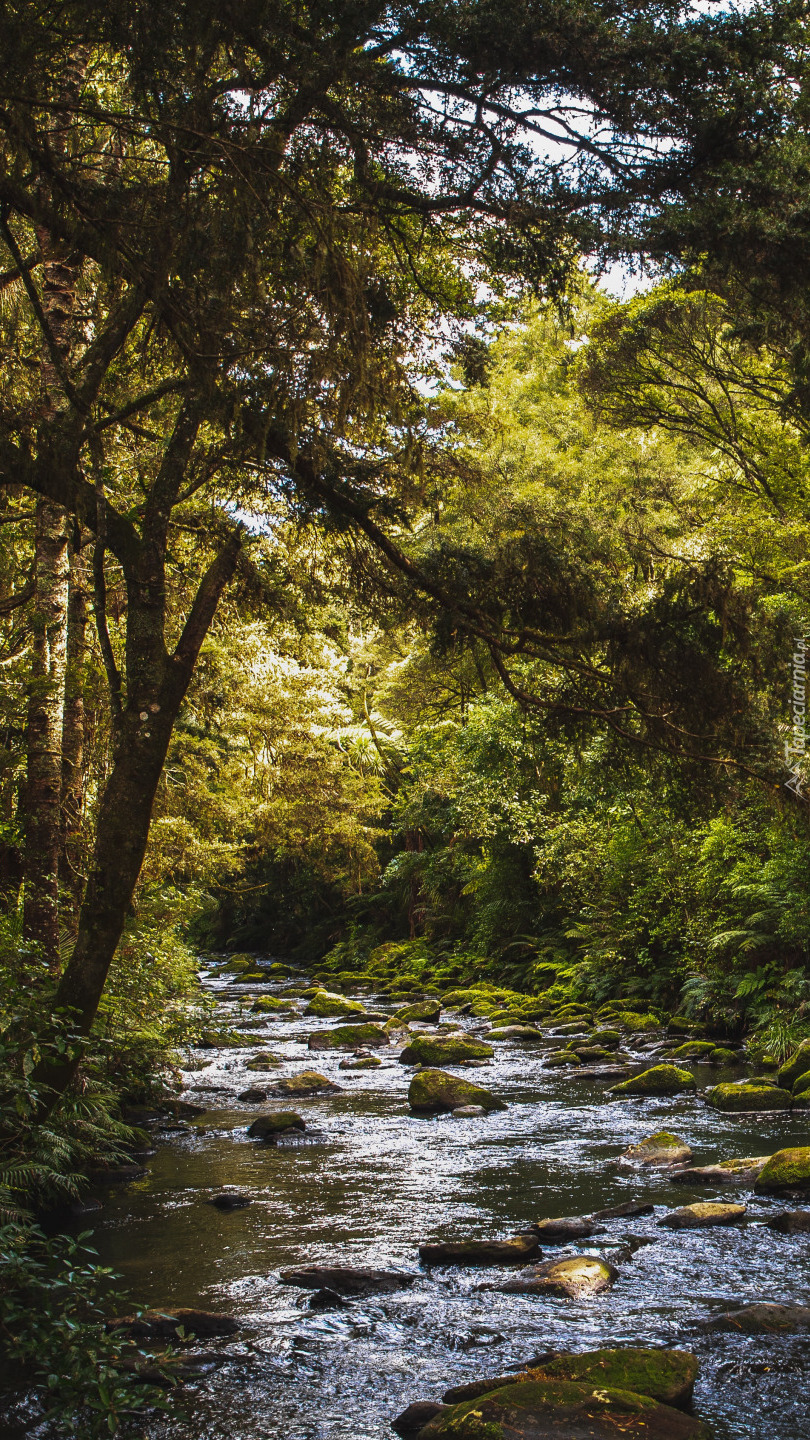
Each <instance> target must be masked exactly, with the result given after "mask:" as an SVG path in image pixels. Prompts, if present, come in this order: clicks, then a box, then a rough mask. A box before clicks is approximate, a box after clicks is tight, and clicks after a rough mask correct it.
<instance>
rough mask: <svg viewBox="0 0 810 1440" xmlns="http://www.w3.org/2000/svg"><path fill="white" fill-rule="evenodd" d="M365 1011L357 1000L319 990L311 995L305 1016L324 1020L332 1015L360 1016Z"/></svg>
mask: <svg viewBox="0 0 810 1440" xmlns="http://www.w3.org/2000/svg"><path fill="white" fill-rule="evenodd" d="M364 1009H365V1006H364V1005H361V1004H360V1001H359V1000H347V999H346V996H345V995H335V994H332V993H331V992H330V991H328V990H319V991H318V992H317V993H316V994H315V995H313V997H312V999H311V1000H310V1002H309V1004H308V1006H307V1008H306V1010H305V1011H304V1014H305V1015H314V1016H315V1017H316V1019H318V1020H325V1019H327V1018H328V1017H329V1016H332V1015H362V1014H363V1011H364Z"/></svg>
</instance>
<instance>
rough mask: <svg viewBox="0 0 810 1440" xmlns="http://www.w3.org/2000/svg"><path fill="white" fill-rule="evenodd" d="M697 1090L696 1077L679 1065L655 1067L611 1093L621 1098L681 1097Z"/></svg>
mask: <svg viewBox="0 0 810 1440" xmlns="http://www.w3.org/2000/svg"><path fill="white" fill-rule="evenodd" d="M695 1088H696V1086H695V1077H694V1075H692V1074H690V1072H689V1071H688V1070H681V1069H679V1068H678V1066H677V1065H653V1067H652V1069H651V1070H643V1071H642V1073H641V1074H640V1075H632V1076H631V1077H630V1079H629V1080H622V1081H620V1082H619V1084H618V1085H614V1086H613V1088H612V1090H611V1091H610V1092H609V1093H610V1094H611V1095H619V1096H622V1095H631V1096H632V1095H680V1094H682V1093H683V1092H684V1091H687V1090H694V1089H695Z"/></svg>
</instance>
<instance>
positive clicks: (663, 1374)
mask: <svg viewBox="0 0 810 1440" xmlns="http://www.w3.org/2000/svg"><path fill="white" fill-rule="evenodd" d="M697 1373H698V1359H697V1356H696V1355H692V1354H691V1353H690V1352H689V1351H688V1350H658V1349H648V1348H646V1347H642V1346H631V1345H628V1346H627V1347H626V1348H624V1349H621V1350H590V1351H586V1353H585V1354H584V1355H559V1356H557V1357H556V1359H554V1360H549V1361H547V1362H546V1363H545V1364H543V1365H540V1366H533V1367H532V1368H531V1369H530V1370H528V1371H526V1376H527V1378H529V1377H533V1378H535V1379H538V1380H546V1379H548V1380H573V1381H575V1382H577V1383H580V1384H591V1385H598V1386H599V1387H600V1388H603V1387H607V1388H608V1389H611V1390H613V1389H616V1390H632V1391H633V1393H634V1394H635V1395H647V1396H648V1397H649V1399H650V1400H658V1401H660V1403H661V1404H662V1405H674V1406H676V1407H677V1408H678V1409H679V1410H680V1409H685V1408H686V1407H687V1406H688V1405H689V1404H690V1402H691V1399H692V1392H693V1390H694V1388H695V1380H696V1379H697Z"/></svg>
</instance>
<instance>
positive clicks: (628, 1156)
mask: <svg viewBox="0 0 810 1440" xmlns="http://www.w3.org/2000/svg"><path fill="white" fill-rule="evenodd" d="M621 1158H622V1160H629V1161H630V1162H631V1164H633V1165H681V1164H685V1163H686V1161H688V1160H691V1159H692V1150H691V1148H690V1146H689V1145H687V1143H686V1141H685V1140H682V1139H681V1138H680V1136H679V1135H673V1134H672V1133H671V1132H670V1131H669V1130H658V1131H656V1133H655V1135H648V1136H647V1138H646V1140H640V1141H639V1142H638V1144H637V1145H631V1146H630V1147H629V1149H627V1150H625V1152H624V1154H623V1155H622V1157H621Z"/></svg>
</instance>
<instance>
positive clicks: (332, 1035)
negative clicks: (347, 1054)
mask: <svg viewBox="0 0 810 1440" xmlns="http://www.w3.org/2000/svg"><path fill="white" fill-rule="evenodd" d="M387 1044H388V1035H387V1034H386V1031H385V1028H384V1026H382V1025H336V1026H335V1028H334V1029H333V1030H315V1031H313V1033H312V1034H311V1035H310V1037H309V1039H308V1041H307V1046H308V1048H309V1049H310V1050H357V1049H359V1048H360V1047H361V1046H362V1047H363V1048H365V1047H366V1046H372V1047H373V1048H374V1049H379V1048H381V1047H382V1046H384V1045H387Z"/></svg>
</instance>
